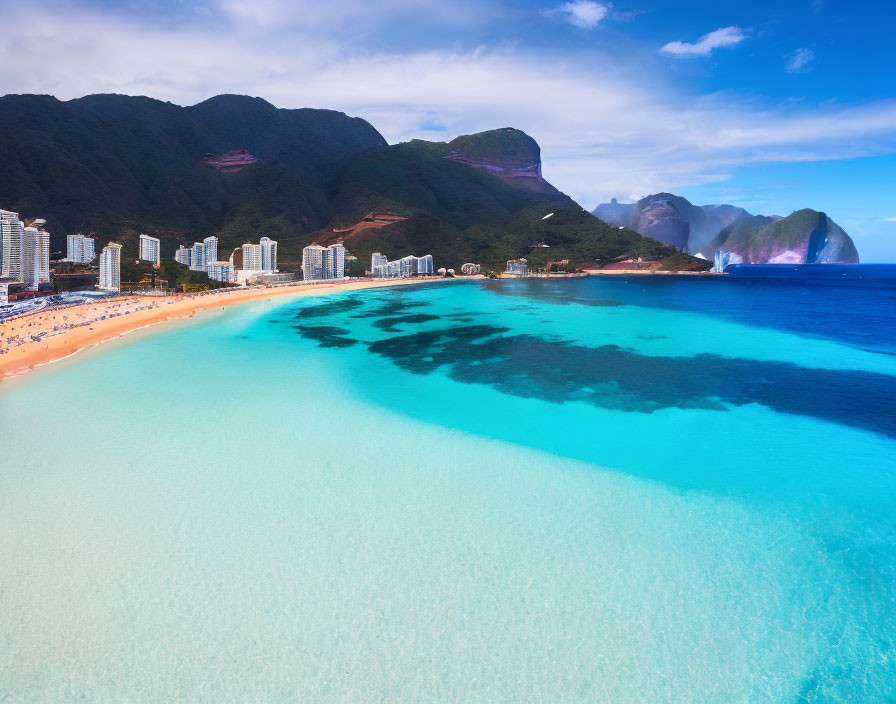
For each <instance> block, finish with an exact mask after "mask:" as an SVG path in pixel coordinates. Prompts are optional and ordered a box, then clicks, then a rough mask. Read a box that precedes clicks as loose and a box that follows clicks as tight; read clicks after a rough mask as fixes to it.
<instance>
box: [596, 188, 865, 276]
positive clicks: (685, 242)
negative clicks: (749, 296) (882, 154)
mask: <svg viewBox="0 0 896 704" xmlns="http://www.w3.org/2000/svg"><path fill="white" fill-rule="evenodd" d="M592 214H593V215H594V216H596V217H598V218H600V219H601V220H603V221H604V222H608V223H610V224H611V225H617V226H622V227H628V228H631V229H632V230H635V231H636V232H639V233H641V234H642V235H644V236H646V237H652V238H654V239H656V240H659V241H660V242H663V243H665V244H669V245H672V246H674V247H678V248H680V249H682V250H685V251H687V252H689V253H690V254H692V255H694V256H697V257H701V258H706V259H712V258H713V255H714V254H715V253H716V252H719V251H724V252H727V253H728V255H729V261H730V263H732V264H858V263H859V253H858V251H857V250H856V247H855V244H853V241H852V239H851V238H850V237H849V235H847V234H846V232H844V231H843V229H842V228H841V227H840V226H839V225H837V223H835V222H834V221H833V220H831V218H829V217H828V216H827V215H826V214H825V213H820V212H818V211H815V210H810V209H808V208H806V209H803V210H798V211H796V212H795V213H792V214H791V215H788V216H787V217H781V216H779V215H768V216H766V215H752V214H750V213H748V212H747V211H746V210H744V209H743V208H739V207H737V206H734V205H727V204H719V205H694V204H692V203H691V202H690V201H689V200H687V198H682V197H681V196H676V195H673V194H671V193H657V194H655V195H652V196H647V197H646V198H642V199H641V200H639V201H638V202H637V203H620V202H618V201H617V200H616V199H615V198H614V199H613V200H612V201H610V202H609V203H601V204H600V205H598V206H597V207H596V208H595V209H594V210H593V211H592Z"/></svg>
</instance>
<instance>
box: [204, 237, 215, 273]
mask: <svg viewBox="0 0 896 704" xmlns="http://www.w3.org/2000/svg"><path fill="white" fill-rule="evenodd" d="M217 261H218V238H217V237H215V236H214V235H212V236H211V237H206V238H205V239H204V240H202V263H203V265H204V266H208V265H209V264H212V263H215V262H217Z"/></svg>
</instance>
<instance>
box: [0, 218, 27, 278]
mask: <svg viewBox="0 0 896 704" xmlns="http://www.w3.org/2000/svg"><path fill="white" fill-rule="evenodd" d="M24 236H25V223H23V222H22V221H21V220H19V214H18V213H13V212H11V211H9V210H0V276H2V277H3V278H4V279H12V280H14V281H22V238H23V237H24Z"/></svg>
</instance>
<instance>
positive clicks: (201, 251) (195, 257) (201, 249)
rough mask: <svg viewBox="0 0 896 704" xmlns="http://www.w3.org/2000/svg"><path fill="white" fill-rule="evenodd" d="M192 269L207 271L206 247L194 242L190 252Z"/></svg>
mask: <svg viewBox="0 0 896 704" xmlns="http://www.w3.org/2000/svg"><path fill="white" fill-rule="evenodd" d="M190 268H191V269H192V270H193V271H205V245H203V244H202V242H194V243H193V247H192V249H191V250H190Z"/></svg>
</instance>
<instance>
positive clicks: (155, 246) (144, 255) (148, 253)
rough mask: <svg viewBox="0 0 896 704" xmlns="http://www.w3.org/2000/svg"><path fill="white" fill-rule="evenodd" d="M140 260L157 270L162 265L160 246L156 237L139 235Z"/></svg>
mask: <svg viewBox="0 0 896 704" xmlns="http://www.w3.org/2000/svg"><path fill="white" fill-rule="evenodd" d="M140 259H142V260H143V261H145V262H152V263H153V265H154V266H155V267H156V268H158V266H159V265H160V264H161V263H162V244H161V242H159V238H158V237H150V236H149V235H140Z"/></svg>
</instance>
